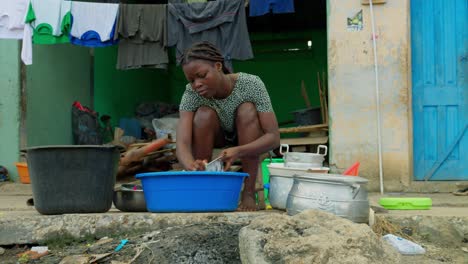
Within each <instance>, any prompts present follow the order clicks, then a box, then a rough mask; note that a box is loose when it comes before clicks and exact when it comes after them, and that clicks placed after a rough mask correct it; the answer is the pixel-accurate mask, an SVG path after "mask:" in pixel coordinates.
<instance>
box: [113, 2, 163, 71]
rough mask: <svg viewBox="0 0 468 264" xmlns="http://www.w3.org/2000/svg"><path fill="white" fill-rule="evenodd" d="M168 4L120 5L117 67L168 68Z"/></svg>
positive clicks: (117, 30)
mask: <svg viewBox="0 0 468 264" xmlns="http://www.w3.org/2000/svg"><path fill="white" fill-rule="evenodd" d="M166 14H167V5H145V4H141V5H140V4H120V10H119V18H118V21H117V26H116V32H117V33H118V34H115V37H114V39H117V38H119V39H120V42H119V52H118V57H117V69H120V70H126V69H137V68H141V67H147V68H159V69H167V64H168V63H169V59H168V56H167V48H166V42H167V33H166V30H167V15H166Z"/></svg>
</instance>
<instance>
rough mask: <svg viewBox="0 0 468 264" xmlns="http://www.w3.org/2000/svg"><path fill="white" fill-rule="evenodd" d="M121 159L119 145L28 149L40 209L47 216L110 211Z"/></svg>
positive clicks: (37, 206) (36, 203) (29, 164)
mask: <svg viewBox="0 0 468 264" xmlns="http://www.w3.org/2000/svg"><path fill="white" fill-rule="evenodd" d="M119 158H120V154H119V151H118V149H117V148H116V147H115V146H93V145H81V146H72V145H64V146H41V147H33V148H28V149H27V160H28V169H29V174H30V178H31V187H32V191H33V197H34V206H35V208H36V210H37V211H38V212H39V213H41V214H47V215H49V214H66V213H103V212H107V211H108V210H109V209H110V208H111V206H112V196H113V193H114V184H115V177H116V174H117V168H118V163H119Z"/></svg>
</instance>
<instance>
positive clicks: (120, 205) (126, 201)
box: [113, 184, 148, 212]
mask: <svg viewBox="0 0 468 264" xmlns="http://www.w3.org/2000/svg"><path fill="white" fill-rule="evenodd" d="M127 186H128V185H127V184H123V185H122V187H121V189H120V190H115V191H114V199H113V201H114V205H115V207H116V208H117V209H119V210H120V211H122V212H147V211H148V210H147V209H146V201H145V194H144V193H143V190H142V189H141V187H140V188H127Z"/></svg>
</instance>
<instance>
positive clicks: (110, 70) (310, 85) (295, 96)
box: [94, 30, 327, 125]
mask: <svg viewBox="0 0 468 264" xmlns="http://www.w3.org/2000/svg"><path fill="white" fill-rule="evenodd" d="M309 39H310V40H311V41H312V43H313V44H312V48H311V49H310V50H307V40H309ZM252 43H253V48H254V54H255V59H253V60H249V61H235V62H234V70H235V71H236V72H247V73H251V74H255V75H259V76H260V77H261V78H262V79H263V81H264V82H265V85H266V86H267V89H268V91H269V93H270V96H271V100H272V103H273V107H274V109H275V112H276V115H277V117H278V120H279V121H280V122H282V121H287V120H291V119H292V118H293V116H292V114H291V113H290V112H291V111H294V110H297V109H301V108H305V106H306V105H305V102H304V99H303V98H302V96H301V80H304V81H305V84H306V87H307V91H308V95H309V99H310V101H311V104H312V106H320V102H319V97H318V90H317V77H316V76H317V75H316V74H317V72H323V71H325V72H326V69H327V40H326V30H317V31H311V32H300V33H294V34H275V35H271V34H253V35H252ZM293 48H299V49H302V50H300V51H284V49H293ZM171 51H172V50H171ZM94 54H95V57H94V59H95V64H94V65H95V71H94V72H95V82H94V83H95V88H94V102H95V109H96V110H97V111H98V112H99V113H100V114H108V115H111V116H112V121H113V122H112V123H113V125H116V124H117V123H118V119H119V118H121V117H128V116H133V115H134V111H135V107H136V106H137V104H138V103H140V102H145V101H163V102H170V103H179V102H180V99H181V96H182V94H183V91H184V89H185V85H186V84H187V80H186V79H185V76H184V74H183V72H182V69H181V67H180V66H176V65H175V63H171V64H170V65H169V68H168V70H167V71H162V70H152V69H139V70H129V71H120V70H116V68H115V65H116V61H117V47H109V48H101V49H96V50H95V53H94ZM171 61H174V58H173V56H172V60H171Z"/></svg>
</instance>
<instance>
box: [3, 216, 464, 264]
mask: <svg viewBox="0 0 468 264" xmlns="http://www.w3.org/2000/svg"><path fill="white" fill-rule="evenodd" d="M265 217H266V219H268V220H257V219H259V218H257V219H255V220H254V221H253V222H252V223H251V224H250V225H249V226H248V228H247V229H250V230H254V231H256V232H257V231H258V230H260V231H261V230H263V231H264V230H266V229H265V227H266V226H267V227H268V228H270V229H269V230H268V232H264V233H265V234H267V235H268V234H270V236H269V237H267V239H266V240H262V241H261V242H260V244H261V245H262V247H264V248H265V250H264V253H265V254H269V255H270V256H273V258H272V259H269V261H268V262H269V263H297V262H295V261H294V260H293V259H289V261H288V258H282V256H280V255H283V256H284V254H288V250H289V252H290V253H291V252H292V253H294V254H296V253H297V252H299V251H300V250H312V253H307V252H303V253H304V254H305V255H304V256H308V255H310V254H315V253H314V250H315V252H317V248H320V246H323V245H326V244H327V243H330V244H333V243H334V242H337V241H339V240H340V239H339V237H338V236H337V237H335V238H333V239H332V236H330V234H327V233H326V232H327V229H329V230H330V231H331V230H333V232H335V233H336V228H334V226H338V225H343V226H344V227H346V230H347V231H346V232H344V233H343V234H354V235H353V236H357V237H360V239H357V240H353V241H351V242H350V241H349V239H344V240H343V241H342V242H343V243H346V244H348V245H347V246H348V247H349V251H346V249H344V250H341V253H340V254H342V257H343V259H359V257H361V256H362V255H369V252H367V251H369V250H372V248H371V247H369V246H368V248H367V249H366V250H367V251H365V250H364V249H363V248H362V247H363V245H368V244H373V246H378V241H377V240H374V241H373V242H372V241H371V242H370V243H366V241H367V240H368V238H369V237H372V234H369V233H368V232H369V230H370V229H369V228H368V227H366V226H365V225H359V227H356V230H354V231H350V230H349V228H354V227H353V224H347V223H344V222H340V221H341V219H339V220H337V222H336V223H337V224H330V223H331V222H332V221H335V220H333V219H331V218H330V219H328V220H327V221H326V222H329V223H328V226H329V227H327V228H323V230H322V231H320V232H319V231H317V230H319V229H317V228H318V227H320V226H324V225H323V224H322V225H321V224H320V223H319V224H318V225H317V226H316V227H314V224H310V226H307V223H306V222H300V223H299V222H298V223H299V225H302V226H301V227H300V228H298V227H297V226H295V224H294V225H291V222H290V221H289V220H288V217H287V216H284V215H283V216H281V215H278V216H264V218H265ZM275 217H278V219H280V220H281V219H282V220H281V221H284V224H278V223H279V221H280V220H277V219H273V218H275ZM317 217H319V218H323V216H320V215H319V216H317ZM312 222H314V221H312ZM288 225H289V227H288ZM243 227H244V225H242V224H239V223H232V222H217V223H197V224H190V225H180V226H176V227H174V226H172V227H164V228H161V229H157V230H153V231H151V232H145V233H141V234H134V233H118V230H116V233H115V234H109V235H108V238H101V239H100V240H98V239H96V238H93V237H87V238H83V239H82V240H81V241H77V240H76V239H73V240H72V239H67V238H63V239H59V240H54V241H48V242H47V243H44V245H41V246H48V248H49V250H50V254H48V255H46V256H43V257H41V258H40V259H38V260H32V259H31V258H30V257H27V256H21V253H22V252H25V251H27V250H28V249H29V248H30V247H31V246H32V245H19V246H18V245H15V246H10V247H4V249H5V250H4V252H3V253H2V250H1V249H0V263H5V264H10V263H11V264H16V263H54V264H55V263H61V264H81V263H91V261H90V260H91V258H92V257H102V259H100V260H98V261H97V262H98V263H111V264H122V263H127V264H128V263H136V264H147V263H163V264H164V263H241V256H240V248H239V233H241V234H242V233H243V232H242V231H241V229H242V228H243ZM287 228H289V229H290V230H289V231H288V229H287ZM314 228H315V229H314ZM273 229H276V230H273ZM301 230H302V231H301ZM364 233H366V234H364ZM272 234H283V235H282V239H284V238H285V237H286V235H287V236H289V237H290V238H291V239H292V240H287V239H286V240H284V241H282V242H281V241H279V240H278V241H274V243H271V242H272V241H273V240H272V239H274V236H273V235H272ZM284 234H286V235H284ZM360 234H362V235H360ZM307 236H317V237H316V238H315V240H316V241H319V240H320V239H321V241H322V242H321V243H320V244H321V245H318V243H316V244H315V245H314V246H313V247H312V248H298V247H294V246H290V245H292V244H293V243H298V241H302V242H304V241H305V242H307V239H310V238H313V237H309V238H308V237H307ZM320 236H322V237H320ZM323 236H326V237H323ZM413 236H414V238H415V240H416V241H417V242H418V243H420V244H421V245H423V246H424V247H425V248H426V250H427V253H426V254H425V255H423V256H400V259H399V260H398V262H396V263H415V264H419V263H430V264H431V263H432V264H436V263H468V252H467V251H468V250H467V249H466V248H468V243H467V242H468V241H460V242H459V243H458V244H450V245H447V243H446V242H445V243H437V242H434V240H431V241H424V237H421V236H418V234H414V235H413ZM122 239H127V240H128V243H127V244H125V245H124V246H123V247H122V249H121V250H119V251H117V252H115V249H116V247H117V246H118V245H119V244H120V242H121V240H122ZM327 239H328V240H327ZM311 241H312V242H311ZM313 241H314V239H311V240H310V241H309V242H308V243H309V244H310V243H313ZM356 241H358V242H357V243H356ZM280 242H281V243H285V244H283V246H282V244H281V243H280ZM243 243H244V242H242V239H241V244H243ZM350 243H351V244H350ZM353 243H355V245H354V244H353ZM288 244H289V245H288ZM444 244H445V245H444ZM275 247H276V249H275ZM282 247H284V248H285V249H286V248H289V249H288V250H282V249H281V248H282ZM340 247H341V246H339V247H336V246H335V245H332V246H331V247H328V249H327V248H325V252H326V251H327V250H328V252H330V250H340V249H339V248H340ZM244 248H245V246H244ZM376 248H377V249H376V250H379V249H378V247H376ZM298 250H299V251H298ZM283 251H284V252H283ZM346 252H354V253H351V255H346V254H347V253H346ZM363 252H364V253H365V254H364V253H363ZM366 252H367V253H366ZM100 254H101V255H100ZM102 254H107V255H102ZM301 254H302V253H301ZM327 254H328V253H327ZM343 254H344V255H343ZM352 254H354V255H355V256H354V255H352ZM370 255H372V254H370ZM381 255H382V256H385V254H381ZM317 259H318V258H317ZM267 260H268V259H267ZM296 260H297V259H296ZM372 261H373V262H372V263H388V261H385V260H380V259H378V258H374V259H372ZM310 263H315V262H310ZM324 263H333V262H324ZM356 263H357V262H356Z"/></svg>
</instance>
